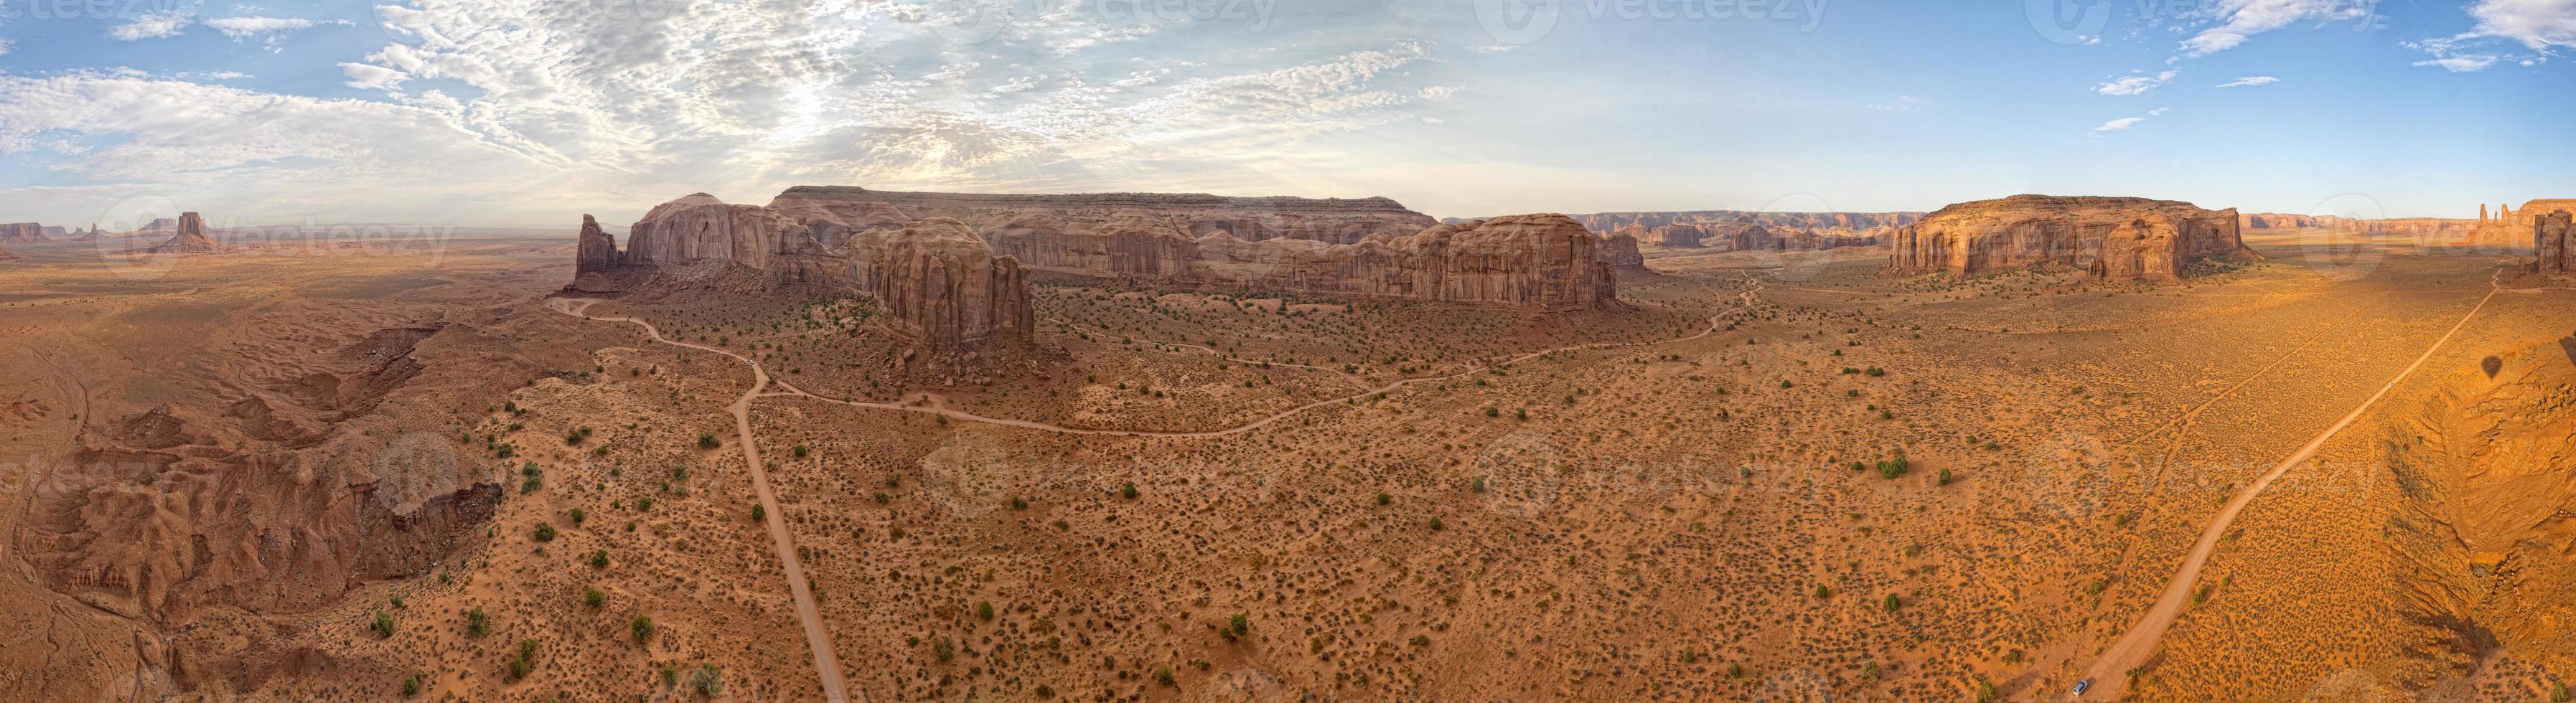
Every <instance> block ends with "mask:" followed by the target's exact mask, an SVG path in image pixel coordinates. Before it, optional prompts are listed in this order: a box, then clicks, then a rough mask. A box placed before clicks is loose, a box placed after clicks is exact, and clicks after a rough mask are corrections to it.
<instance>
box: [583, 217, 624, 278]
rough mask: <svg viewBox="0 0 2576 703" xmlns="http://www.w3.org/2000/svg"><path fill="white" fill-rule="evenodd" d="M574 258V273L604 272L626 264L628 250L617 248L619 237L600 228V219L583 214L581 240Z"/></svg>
mask: <svg viewBox="0 0 2576 703" xmlns="http://www.w3.org/2000/svg"><path fill="white" fill-rule="evenodd" d="M577 252H578V253H576V254H574V257H575V258H574V260H573V272H574V275H580V274H585V273H602V272H606V271H611V270H614V269H616V268H617V267H619V266H624V265H625V264H626V252H622V251H618V250H617V238H615V237H611V236H608V233H607V232H605V231H602V230H600V229H599V220H597V219H594V218H592V217H591V216H590V215H588V214H583V215H582V216H581V240H580V242H579V245H578V248H577Z"/></svg>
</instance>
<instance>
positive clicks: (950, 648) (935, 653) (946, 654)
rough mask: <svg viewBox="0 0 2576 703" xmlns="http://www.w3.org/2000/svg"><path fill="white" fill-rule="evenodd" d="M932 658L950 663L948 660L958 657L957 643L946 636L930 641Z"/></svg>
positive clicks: (943, 662)
mask: <svg viewBox="0 0 2576 703" xmlns="http://www.w3.org/2000/svg"><path fill="white" fill-rule="evenodd" d="M930 658H932V659H937V660H939V663H942V664H946V663H948V660H950V659H955V658H957V643H956V642H954V641H950V640H949V639H948V638H947V637H946V636H942V637H940V638H939V639H937V640H933V641H932V642H931V643H930Z"/></svg>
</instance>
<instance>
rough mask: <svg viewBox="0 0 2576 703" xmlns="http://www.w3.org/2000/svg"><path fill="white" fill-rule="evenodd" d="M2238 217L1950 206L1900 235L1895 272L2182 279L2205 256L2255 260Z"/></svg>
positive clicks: (2191, 211) (2094, 203)
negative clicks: (2016, 271)
mask: <svg viewBox="0 0 2576 703" xmlns="http://www.w3.org/2000/svg"><path fill="white" fill-rule="evenodd" d="M2238 225H2239V223H2238V221H2237V214H2236V211H2235V210H2234V209H2232V208H2231V209H2227V210H2204V209H2201V208H2199V207H2196V206H2193V205H2192V204H2190V203H2184V202H2176V201H2170V200H2150V199H2146V198H2111V197H2093V196H2077V197H2061V196H2045V195H2016V196H2012V197H2009V198H2000V199H1996V200H1980V201H1975V202H1967V203H1959V204H1955V205H1951V206H1949V207H1945V208H1941V209H1940V210H1939V211H1936V212H1933V213H1932V214H1930V215H1927V216H1925V217H1924V218H1923V219H1922V220H1920V221H1918V222H1915V223H1914V224H1912V225H1908V226H1906V227H1902V228H1899V229H1897V230H1896V233H1895V236H1894V242H1893V251H1892V252H1891V253H1890V255H1889V257H1888V265H1887V270H1888V271H1889V272H1890V273H1895V274H1914V273H1928V272H1934V271H1947V272H1950V273H1952V274H1957V275H1972V274H1977V273H1984V272H1987V271H1995V270H2003V269H2013V268H2073V269H2080V270H2084V271H2086V272H2088V273H2090V274H2092V275H2093V276H2094V277H2097V278H2105V279H2112V280H2128V279H2139V278H2146V279H2157V280H2176V279H2180V278H2181V277H2182V276H2183V274H2184V272H2185V271H2186V270H2187V268H2188V267H2189V266H2190V265H2191V263H2192V262H2195V261H2198V260H2200V259H2202V258H2205V257H2212V256H2225V257H2253V256H2256V255H2255V254H2254V253H2253V250H2251V249H2247V248H2246V247H2245V244H2244V241H2243V240H2242V239H2241V237H2240V235H2239V231H2240V230H2239V229H2238Z"/></svg>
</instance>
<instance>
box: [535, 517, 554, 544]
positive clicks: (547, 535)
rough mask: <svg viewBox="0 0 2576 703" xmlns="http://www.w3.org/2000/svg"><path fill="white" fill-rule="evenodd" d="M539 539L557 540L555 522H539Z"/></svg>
mask: <svg viewBox="0 0 2576 703" xmlns="http://www.w3.org/2000/svg"><path fill="white" fill-rule="evenodd" d="M537 541H539V542H552V541H555V524H554V523H551V522H540V523H537Z"/></svg>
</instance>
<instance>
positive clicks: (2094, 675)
mask: <svg viewBox="0 0 2576 703" xmlns="http://www.w3.org/2000/svg"><path fill="white" fill-rule="evenodd" d="M2505 290H2506V289H2505V288H2504V287H2503V286H2502V285H2500V284H2498V285H2493V286H2492V287H2491V288H2490V289H2489V290H2488V291H2487V294H2486V297H2483V298H2479V299H2478V304H2477V305H2476V306H2475V307H2471V308H2469V313H2468V314H2466V315H2462V316H2460V321H2459V322H2458V323H2456V324H2453V325H2451V330H2450V331H2448V332H2444V333H2442V338H2441V339H2437V340H2433V345H2432V346H2430V347H2426V348H2425V349H2424V353H2423V355H2421V356H2417V357H2415V362H2414V363H2411V364H2407V365H2406V368H2405V369H2404V370H2402V371H2398V372H2397V377H2395V378H2391V379H2388V383H2386V384H2382V385H2381V386H2380V387H2379V392H2376V393H2372V394H2370V397H2369V398H2368V399H2365V400H2363V401H2361V405H2360V406H2357V407H2354V408H2353V409H2352V412H2351V413H2349V414H2346V415H2344V416H2343V419H2342V420H2339V421H2337V422H2335V424H2334V426H2332V427H2327V428H2326V429H2325V431H2324V432H2319V433H2317V436H2316V437H2315V438H2312V439H2309V440H2308V443H2307V444H2305V445H2302V446H2300V447H2299V450H2298V451H2296V452H2292V453H2291V454H2290V456H2289V458H2286V459H2282V460H2281V463H2279V464H2276V465H2273V467H2272V470H2270V471H2266V472H2264V473H2263V477H2262V478H2259V479H2256V480H2255V481H2254V483H2252V484H2251V485H2248V486H2246V487H2245V490H2243V491H2240V492H2238V493H2237V494H2236V497H2235V498H2232V499H2230V500H2228V501H2227V506H2226V507H2224V508H2220V509H2219V511H2218V514H2217V515H2216V516H2213V517H2211V518H2210V520H2209V526H2208V527H2207V528H2204V529H2202V530H2201V532H2200V540H2199V541H2198V542H2194V543H2193V544H2192V546H2191V553H2190V554H2189V555H2186V556H2184V557H2183V560H2182V568H2181V569H2179V570H2177V571H2175V572H2174V575H2173V579H2172V580H2169V581H2166V582H2165V590H2164V592H2163V593H2161V594H2158V595H2157V596H2156V602H2155V604H2154V605H2152V606H2149V607H2148V608H2147V612H2146V614H2144V615H2141V616H2139V617H2138V621H2137V624H2134V625H2130V626H2129V629H2128V631H2127V632H2125V633H2122V634H2121V635H2120V639H2118V640H2117V641H2114V642H2112V643H2111V646H2110V647H2109V648H2107V649H2104V650H2103V651H2102V656H2101V657H2099V658H2097V659H2094V660H2093V666H2091V667H2089V668H2087V669H2085V672H2084V676H2085V678H2088V679H2092V680H2093V690H2092V691H2090V692H2087V694H2086V695H2085V696H2084V697H2086V698H2092V699H2097V700H2119V699H2120V698H2121V697H2122V696H2124V695H2127V693H2128V685H2129V676H2128V672H2129V671H2131V670H2133V669H2136V668H2137V667H2139V666H2142V665H2144V664H2146V662H2147V658H2148V656H2150V655H2152V654H2154V653H2155V649H2156V642H2157V641H2158V640H2161V639H2163V638H2164V634H2165V629H2166V628H2169V627H2172V626H2173V622H2174V619H2175V618H2177V617H2180V616H2181V615H2182V609H2183V604H2184V603H2185V602H2187V601H2189V600H2190V598H2191V589H2192V586H2193V584H2195V583H2196V582H2198V581H2199V580H2200V568H2201V567H2202V566H2204V565H2206V564H2208V563H2209V555H2210V553H2211V552H2214V551H2216V550H2217V549H2218V541H2219V538H2221V537H2223V536H2225V535H2226V534H2227V528H2228V526H2229V525H2231V524H2234V523H2235V522H2236V515H2237V514H2238V513H2240V512H2243V511H2244V510H2245V506H2246V505H2247V504H2249V503H2252V502H2254V497H2255V496H2258V495H2262V493H2263V489H2265V488H2268V487H2270V486H2271V485H2272V482H2273V481H2276V480H2279V479H2280V478H2281V476H2282V475H2283V474H2287V473H2289V472H2290V469H2293V468H2297V467H2298V466H2299V465H2300V464H2303V463H2306V462H2307V461H2308V459H2309V458H2310V457H2313V456H2316V453H2317V449H2318V448H2321V447H2324V446H2325V443H2326V440H2328V439H2333V438H2334V436H2335V434H2336V433H2339V432H2342V431H2343V429H2344V428H2346V427H2350V426H2351V425H2352V423H2353V422H2355V421H2358V420H2360V419H2361V416H2362V414H2363V413H2365V412H2368V411H2369V410H2370V408H2371V406H2372V405H2376V404H2378V403H2379V399H2380V398H2383V397H2386V396H2387V395H2388V393H2389V391H2392V390H2396V389H2397V384H2399V383H2401V382H2404V381H2405V380H2406V379H2407V377H2409V376H2412V375H2414V374H2415V370H2416V369H2418V368H2422V367H2423V366H2424V361H2425V360H2427V359H2431V358H2433V352H2435V351H2439V350H2441V348H2442V345H2444V344H2447V343H2449V342H2450V341H2451V337H2452V336H2454V335H2457V334H2459V333H2460V328H2462V327H2466V326H2468V324H2469V320H2470V319H2471V318H2475V317H2477V316H2478V311H2480V310H2484V309H2486V306H2487V301H2490V300H2494V299H2495V296H2496V294H2497V293H2502V292H2505ZM2516 292H2520V291H2516ZM2072 699H2073V696H2072V695H2071V694H2069V700H2072Z"/></svg>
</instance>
